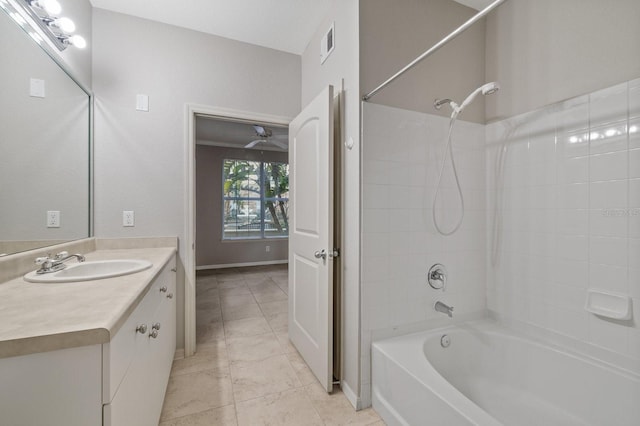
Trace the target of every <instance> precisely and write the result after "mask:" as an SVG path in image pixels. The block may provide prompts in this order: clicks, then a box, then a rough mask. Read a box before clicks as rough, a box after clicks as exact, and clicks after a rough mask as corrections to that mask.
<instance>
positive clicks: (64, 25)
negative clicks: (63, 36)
mask: <svg viewBox="0 0 640 426" xmlns="http://www.w3.org/2000/svg"><path fill="white" fill-rule="evenodd" d="M51 25H53V26H55V27H58V28H60V29H61V30H62V31H64V32H65V33H67V34H69V33H72V32H74V31H75V30H76V24H74V23H73V21H72V20H71V19H69V18H58V19H56V20H54V21H53V22H52V23H51Z"/></svg>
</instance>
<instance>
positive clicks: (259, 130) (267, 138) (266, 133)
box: [244, 124, 289, 150]
mask: <svg viewBox="0 0 640 426" xmlns="http://www.w3.org/2000/svg"><path fill="white" fill-rule="evenodd" d="M253 129H254V130H255V131H256V136H257V137H258V138H259V139H256V140H253V141H251V142H249V143H248V144H246V145H245V146H244V147H245V148H253V147H254V146H256V145H258V144H259V143H264V144H268V143H270V144H272V145H274V146H277V147H278V148H280V149H284V150H286V149H288V148H289V147H288V145H287V144H285V143H283V142H280V141H278V140H276V139H278V138H282V137H286V136H285V135H282V136H273V132H272V130H271V129H269V128H267V127H263V126H258V125H257V124H254V125H253Z"/></svg>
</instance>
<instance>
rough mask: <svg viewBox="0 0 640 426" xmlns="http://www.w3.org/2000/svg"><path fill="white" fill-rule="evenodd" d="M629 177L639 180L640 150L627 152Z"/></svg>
mask: <svg viewBox="0 0 640 426" xmlns="http://www.w3.org/2000/svg"><path fill="white" fill-rule="evenodd" d="M629 177H630V178H632V179H633V178H640V149H632V150H629Z"/></svg>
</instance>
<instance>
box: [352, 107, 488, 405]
mask: <svg viewBox="0 0 640 426" xmlns="http://www.w3.org/2000/svg"><path fill="white" fill-rule="evenodd" d="M448 129H449V120H448V119H446V118H443V117H438V116H436V115H432V114H424V113H420V112H415V111H408V110H401V109H397V108H391V107H386V106H381V105H374V104H369V103H365V104H364V107H363V139H364V141H365V146H364V154H363V158H364V164H363V185H364V186H363V213H364V217H363V223H362V234H363V244H362V254H363V268H362V270H363V274H362V281H363V283H362V348H363V351H362V383H363V385H362V386H363V396H362V397H363V401H365V397H368V398H370V395H369V393H365V389H367V390H368V392H370V383H371V382H370V366H371V352H370V351H371V342H372V340H376V339H378V338H385V337H389V336H392V335H395V334H406V333H407V332H410V331H414V330H416V329H420V327H422V328H423V329H424V328H427V327H428V326H429V325H431V326H433V323H434V321H436V322H437V321H439V320H440V321H442V320H445V321H446V322H449V320H448V318H447V317H446V316H444V315H443V314H442V313H438V312H436V311H435V309H434V307H433V306H434V304H435V302H436V301H438V300H440V301H442V302H443V303H446V304H449V305H451V306H454V307H455V312H454V317H455V318H456V319H458V318H460V317H464V316H465V315H472V314H474V313H476V314H477V313H482V312H483V311H484V310H485V307H486V305H485V280H484V276H485V264H484V261H485V216H486V214H485V213H486V212H485V199H484V193H485V183H484V177H485V161H484V149H485V148H484V126H483V125H480V124H475V123H470V122H464V121H458V122H456V125H455V128H454V133H453V142H452V143H453V148H454V156H455V161H456V166H457V169H458V176H459V179H460V184H461V186H462V191H463V196H464V202H465V213H464V219H463V222H462V226H461V228H460V229H459V230H458V231H457V232H456V233H454V234H453V235H451V236H447V237H445V236H442V235H440V234H438V233H437V231H436V229H435V227H434V224H433V217H432V210H431V208H432V204H433V199H434V197H435V193H436V187H437V183H438V176H439V172H440V167H441V165H442V159H443V154H444V152H445V146H446V138H447V132H448ZM455 188H456V187H455V183H454V178H453V174H452V168H451V158H450V157H449V156H447V162H446V163H445V172H444V174H443V181H442V187H441V192H440V195H439V196H438V198H437V204H436V207H437V212H438V220H439V221H438V224H439V225H440V227H441V228H442V229H444V230H446V231H449V230H451V229H452V228H453V226H455V224H456V223H457V221H458V218H459V217H460V214H461V208H460V199H459V197H458V193H457V190H456V189H455ZM436 263H441V264H443V265H444V266H445V267H446V268H447V271H448V274H447V283H446V291H444V292H443V291H441V290H434V289H433V288H431V287H430V286H429V284H428V283H427V272H428V270H429V268H430V267H431V266H432V265H433V264H436ZM365 348H366V349H365Z"/></svg>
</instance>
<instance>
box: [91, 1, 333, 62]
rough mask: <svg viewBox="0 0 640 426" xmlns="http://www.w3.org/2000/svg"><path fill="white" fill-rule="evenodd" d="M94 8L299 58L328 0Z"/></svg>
mask: <svg viewBox="0 0 640 426" xmlns="http://www.w3.org/2000/svg"><path fill="white" fill-rule="evenodd" d="M90 1H91V4H92V5H93V6H94V7H97V8H100V9H106V10H111V11H114V12H119V13H124V14H127V15H133V16H137V17H140V18H145V19H150V20H152V21H158V22H163V23H165V24H171V25H176V26H178V27H183V28H188V29H192V30H196V31H201V32H204V33H209V34H214V35H218V36H221V37H226V38H230V39H233V40H239V41H243V42H246V43H251V44H255V45H258V46H263V47H269V48H272V49H277V50H282V51H285V52H290V53H294V54H296V55H300V54H302V52H303V51H304V50H305V48H306V47H307V44H308V43H309V40H311V37H312V36H313V33H314V32H315V30H316V29H317V28H318V26H319V25H320V24H321V23H322V20H323V19H324V18H325V16H327V13H328V11H329V4H330V3H331V1H332V0H182V1H175V0H90Z"/></svg>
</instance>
